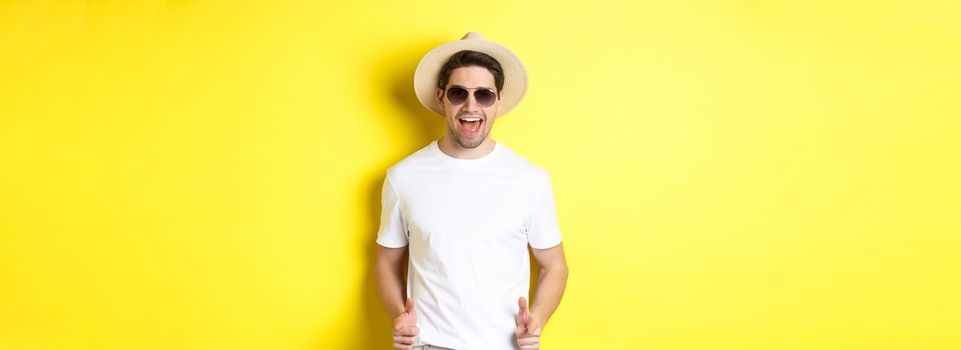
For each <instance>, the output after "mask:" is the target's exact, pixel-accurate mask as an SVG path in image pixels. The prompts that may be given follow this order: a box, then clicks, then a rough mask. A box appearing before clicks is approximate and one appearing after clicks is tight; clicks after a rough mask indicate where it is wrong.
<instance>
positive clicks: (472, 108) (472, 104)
mask: <svg viewBox="0 0 961 350" xmlns="http://www.w3.org/2000/svg"><path fill="white" fill-rule="evenodd" d="M480 110H481V108H480V105H479V104H478V103H477V100H475V99H474V94H473V93H468V94H467V101H466V102H464V111H467V112H477V111H480Z"/></svg>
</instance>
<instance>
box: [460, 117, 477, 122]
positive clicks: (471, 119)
mask: <svg viewBox="0 0 961 350" xmlns="http://www.w3.org/2000/svg"><path fill="white" fill-rule="evenodd" d="M460 120H463V121H465V122H476V121H480V118H461V119H460Z"/></svg>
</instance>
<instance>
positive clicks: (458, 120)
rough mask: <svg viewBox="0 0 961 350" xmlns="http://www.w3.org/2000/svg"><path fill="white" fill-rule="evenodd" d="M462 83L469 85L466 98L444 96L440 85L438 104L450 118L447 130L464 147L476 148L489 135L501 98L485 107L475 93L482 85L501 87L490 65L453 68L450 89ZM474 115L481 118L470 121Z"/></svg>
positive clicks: (498, 110)
mask: <svg viewBox="0 0 961 350" xmlns="http://www.w3.org/2000/svg"><path fill="white" fill-rule="evenodd" d="M455 86H459V87H462V88H465V89H467V91H468V92H469V93H470V94H469V96H468V97H467V101H464V102H463V103H461V104H458V105H454V104H451V103H450V100H449V99H448V98H447V96H445V94H444V90H441V89H437V94H436V96H435V97H436V98H437V104H438V105H439V106H440V108H441V109H442V110H443V111H444V115H445V119H446V121H447V134H448V135H450V136H451V138H452V139H453V140H454V141H456V142H457V144H458V145H460V147H462V148H476V147H477V146H480V144H481V143H483V142H484V140H486V139H487V138H489V137H490V132H491V127H493V126H494V119H495V118H497V113H498V112H500V106H501V99H500V97H499V96H498V98H497V99H496V100H495V101H494V104H492V105H490V106H488V107H484V106H482V105H480V104H478V103H477V99H475V96H474V94H475V93H477V90H479V89H484V88H487V89H491V90H492V91H494V92H495V93H497V94H498V95H499V93H500V92H499V91H497V88H496V87H495V84H494V75H493V74H491V72H490V71H488V70H487V68H484V67H478V66H470V67H460V68H456V69H454V70H453V71H452V72H451V74H450V79H448V82H447V86H446V88H447V89H450V88H452V87H455ZM471 118H479V119H480V120H478V121H471V120H472V119H471Z"/></svg>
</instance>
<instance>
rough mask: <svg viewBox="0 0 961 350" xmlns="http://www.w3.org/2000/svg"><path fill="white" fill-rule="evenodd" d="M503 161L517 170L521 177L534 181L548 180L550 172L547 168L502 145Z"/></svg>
mask: <svg viewBox="0 0 961 350" xmlns="http://www.w3.org/2000/svg"><path fill="white" fill-rule="evenodd" d="M503 153H504V154H503V155H504V162H505V163H506V164H507V165H508V166H509V167H510V168H511V169H514V170H515V171H516V172H518V173H519V174H520V175H521V176H522V177H523V178H526V179H528V180H529V181H533V182H534V183H540V182H549V181H550V174H549V173H548V171H547V169H546V168H545V167H543V166H541V165H540V164H537V163H534V162H532V161H530V160H528V159H527V158H525V157H524V156H522V155H520V154H518V153H517V152H514V150H513V149H511V148H510V147H507V146H503Z"/></svg>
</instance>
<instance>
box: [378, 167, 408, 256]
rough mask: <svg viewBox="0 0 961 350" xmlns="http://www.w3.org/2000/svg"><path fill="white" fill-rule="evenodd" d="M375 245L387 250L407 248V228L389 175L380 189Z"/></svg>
mask: <svg viewBox="0 0 961 350" xmlns="http://www.w3.org/2000/svg"><path fill="white" fill-rule="evenodd" d="M377 244H380V245H382V246H384V247H387V248H401V247H404V246H407V228H406V225H404V217H403V216H402V215H401V213H400V198H399V196H398V195H397V192H396V191H394V186H393V185H392V184H391V183H390V174H388V175H387V177H386V178H385V179H384V187H383V188H382V189H381V211H380V229H378V230H377Z"/></svg>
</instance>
